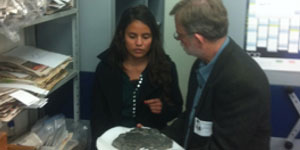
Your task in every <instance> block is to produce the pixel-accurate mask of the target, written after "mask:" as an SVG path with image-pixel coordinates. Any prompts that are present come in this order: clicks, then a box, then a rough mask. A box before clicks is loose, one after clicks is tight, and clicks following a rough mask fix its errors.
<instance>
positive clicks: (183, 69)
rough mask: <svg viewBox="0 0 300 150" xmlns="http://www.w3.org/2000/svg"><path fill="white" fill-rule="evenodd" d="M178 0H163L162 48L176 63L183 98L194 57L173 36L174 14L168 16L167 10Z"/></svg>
mask: <svg viewBox="0 0 300 150" xmlns="http://www.w3.org/2000/svg"><path fill="white" fill-rule="evenodd" d="M178 1H179V0H171V1H165V12H164V18H165V20H164V48H165V50H166V53H167V54H168V55H170V57H171V58H172V59H173V61H174V62H175V64H176V67H177V72H178V78H179V85H180V90H181V93H182V96H183V98H184V99H185V98H186V94H187V82H188V77H189V74H190V68H191V65H192V63H193V62H194V60H195V57H193V56H189V55H187V54H186V53H185V51H184V50H183V49H182V47H181V45H180V42H179V41H176V40H175V39H174V38H173V34H174V32H175V25H174V16H170V15H169V12H170V11H171V9H172V8H173V6H174V5H175V4H176V3H177V2H178Z"/></svg>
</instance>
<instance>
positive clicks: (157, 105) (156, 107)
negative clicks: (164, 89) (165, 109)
mask: <svg viewBox="0 0 300 150" xmlns="http://www.w3.org/2000/svg"><path fill="white" fill-rule="evenodd" d="M144 103H145V104H146V105H148V106H149V108H150V110H151V112H152V113H154V114H160V113H161V110H162V105H163V104H162V102H161V100H160V99H159V98H154V99H149V100H145V101H144Z"/></svg>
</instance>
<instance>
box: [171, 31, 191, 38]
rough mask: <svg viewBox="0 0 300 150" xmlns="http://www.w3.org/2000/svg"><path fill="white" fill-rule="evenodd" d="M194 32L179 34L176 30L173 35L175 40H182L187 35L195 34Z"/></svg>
mask: <svg viewBox="0 0 300 150" xmlns="http://www.w3.org/2000/svg"><path fill="white" fill-rule="evenodd" d="M193 34H194V33H191V34H178V33H177V32H174V34H173V37H174V39H175V40H181V39H183V38H184V37H185V36H190V35H193Z"/></svg>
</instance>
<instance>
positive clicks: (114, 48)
mask: <svg viewBox="0 0 300 150" xmlns="http://www.w3.org/2000/svg"><path fill="white" fill-rule="evenodd" d="M135 20H139V21H141V22H143V23H144V24H145V25H147V26H148V27H149V28H150V30H151V34H152V43H151V46H150V50H149V52H148V54H147V57H148V66H147V68H148V69H149V74H148V76H149V79H150V82H151V84H152V86H155V87H157V86H159V87H162V88H163V98H162V99H163V100H165V101H166V102H168V103H170V104H172V103H171V101H170V95H171V94H170V89H171V82H172V77H171V61H170V58H169V57H168V56H167V55H166V54H165V51H164V49H163V47H162V42H161V38H160V31H159V27H158V25H157V22H156V20H155V17H154V16H153V14H152V13H151V11H150V10H149V9H148V8H147V7H146V6H144V5H138V6H135V7H130V8H128V9H126V10H125V11H124V12H123V13H122V16H121V18H120V21H119V23H118V25H117V29H116V31H115V34H114V37H113V40H112V42H111V44H110V47H109V61H110V62H111V63H112V65H114V66H117V67H120V68H122V69H124V68H123V61H124V60H125V59H126V57H127V55H128V52H127V49H126V46H125V30H126V28H127V26H128V25H129V24H130V23H132V22H133V21H135Z"/></svg>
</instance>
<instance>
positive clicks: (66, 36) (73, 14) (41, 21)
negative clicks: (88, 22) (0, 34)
mask: <svg viewBox="0 0 300 150" xmlns="http://www.w3.org/2000/svg"><path fill="white" fill-rule="evenodd" d="M73 4H74V7H72V8H71V9H67V10H64V11H60V12H56V13H54V14H51V15H44V16H42V17H40V18H38V19H36V20H34V21H33V22H31V23H30V24H29V25H26V26H25V27H24V28H23V29H22V35H23V36H22V37H23V38H22V42H21V43H22V44H24V45H30V46H34V47H37V48H41V49H45V50H48V51H52V52H56V53H61V54H65V55H69V56H72V58H73V61H72V64H71V65H69V66H70V67H68V72H69V73H68V75H67V76H66V77H65V78H64V79H63V80H61V81H60V82H59V83H58V84H56V85H55V87H54V88H52V89H51V91H50V92H49V94H52V93H53V92H54V91H56V90H57V89H59V88H60V87H62V86H63V85H65V84H66V83H67V82H72V84H73V110H74V112H73V116H74V120H75V121H79V117H80V115H79V113H80V112H79V108H80V106H79V97H80V94H79V27H78V24H79V21H78V19H79V7H78V6H79V5H78V0H74V2H73ZM56 25H59V26H56ZM50 27H51V28H57V27H64V28H62V29H59V28H57V29H52V31H51V29H50ZM49 34H50V35H49ZM0 39H1V38H0ZM8 47H12V46H11V44H10V45H9V46H8ZM49 94H48V95H49ZM49 101H51V99H49ZM26 111H29V113H28V114H27V115H22V114H20V115H21V116H22V117H18V118H17V119H20V120H22V121H18V120H16V121H15V126H16V127H18V128H22V129H17V130H19V131H18V132H24V131H21V130H26V129H28V128H29V127H27V128H26V127H23V126H26V123H24V122H27V124H32V123H33V121H35V120H34V117H32V115H35V116H37V115H36V113H32V110H26ZM28 119H29V120H28ZM25 120H26V121H25ZM19 123H21V125H19Z"/></svg>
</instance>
